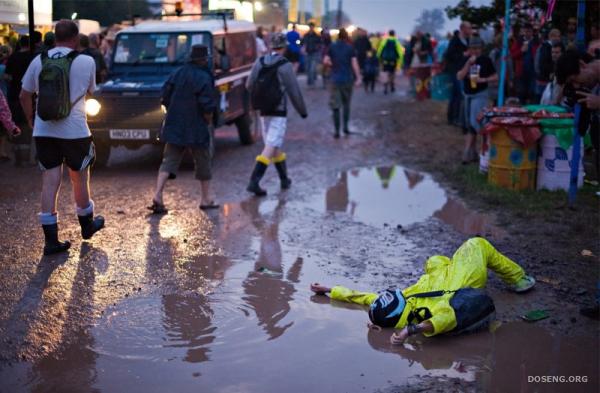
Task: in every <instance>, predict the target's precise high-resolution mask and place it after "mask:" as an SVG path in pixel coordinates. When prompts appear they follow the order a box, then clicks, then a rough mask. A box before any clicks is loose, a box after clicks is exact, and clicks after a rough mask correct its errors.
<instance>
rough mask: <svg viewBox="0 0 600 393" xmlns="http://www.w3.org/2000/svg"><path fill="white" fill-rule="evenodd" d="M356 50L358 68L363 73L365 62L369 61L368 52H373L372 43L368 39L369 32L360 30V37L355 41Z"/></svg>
mask: <svg viewBox="0 0 600 393" xmlns="http://www.w3.org/2000/svg"><path fill="white" fill-rule="evenodd" d="M354 50H356V58H357V59H358V66H359V67H360V70H361V71H363V70H364V68H365V60H366V59H367V52H368V51H370V50H371V41H369V37H367V32H366V31H364V30H363V29H358V37H357V38H356V40H355V41H354Z"/></svg>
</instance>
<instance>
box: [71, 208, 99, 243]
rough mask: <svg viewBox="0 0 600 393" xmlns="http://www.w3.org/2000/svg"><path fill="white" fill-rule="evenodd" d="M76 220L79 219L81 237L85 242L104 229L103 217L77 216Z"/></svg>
mask: <svg viewBox="0 0 600 393" xmlns="http://www.w3.org/2000/svg"><path fill="white" fill-rule="evenodd" d="M77 218H79V225H81V237H82V238H84V239H85V240H87V239H90V238H91V237H92V236H94V233H96V232H98V231H99V230H100V229H102V228H104V217H102V216H96V217H94V213H90V214H88V215H87V216H77Z"/></svg>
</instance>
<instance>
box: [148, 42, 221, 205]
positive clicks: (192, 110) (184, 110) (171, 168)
mask: <svg viewBox="0 0 600 393" xmlns="http://www.w3.org/2000/svg"><path fill="white" fill-rule="evenodd" d="M162 104H163V105H164V106H165V107H166V108H167V116H166V118H165V125H164V127H163V130H162V134H161V140H162V141H163V142H164V143H165V150H164V153H163V160H162V164H161V165H160V168H159V170H158V177H157V179H156V191H155V193H154V198H153V199H152V205H151V206H149V207H148V209H149V210H151V211H152V212H153V213H154V214H164V213H167V209H166V208H165V205H164V203H163V190H164V188H165V183H166V182H167V180H168V179H175V178H176V177H177V171H178V169H179V166H180V165H181V160H182V158H183V155H184V153H185V151H186V149H188V148H189V149H191V151H192V157H193V158H194V167H195V176H196V179H198V180H200V187H201V191H202V199H201V202H200V209H202V210H206V209H215V208H218V207H219V205H217V204H216V203H215V201H214V199H213V198H212V195H211V189H210V181H211V179H212V170H211V169H212V168H211V167H212V163H211V161H212V151H213V148H212V147H213V141H212V118H213V114H214V112H215V110H216V108H217V98H216V94H215V88H214V80H213V78H212V76H211V73H210V70H209V68H208V47H206V46H205V45H194V46H193V47H192V53H191V55H190V61H189V62H188V63H187V64H186V65H184V66H183V67H181V68H179V69H178V70H177V71H175V72H174V73H173V74H172V75H171V76H170V77H169V79H168V80H167V82H165V84H164V86H163V91H162Z"/></svg>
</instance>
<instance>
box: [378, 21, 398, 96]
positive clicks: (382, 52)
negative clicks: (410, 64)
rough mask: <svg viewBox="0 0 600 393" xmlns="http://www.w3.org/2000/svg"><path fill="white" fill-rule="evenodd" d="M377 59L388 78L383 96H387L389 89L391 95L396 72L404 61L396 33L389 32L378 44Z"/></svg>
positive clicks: (394, 87) (394, 88)
mask: <svg viewBox="0 0 600 393" xmlns="http://www.w3.org/2000/svg"><path fill="white" fill-rule="evenodd" d="M377 57H379V60H380V62H381V65H382V66H383V72H385V73H386V74H387V76H388V77H387V80H386V82H385V85H384V86H385V87H384V90H383V92H384V94H387V93H388V88H389V90H390V91H391V92H392V93H393V92H394V91H396V85H395V79H396V70H397V69H398V68H401V67H402V63H403V61H404V47H403V46H402V44H400V42H399V41H398V39H397V38H396V32H395V31H394V30H390V31H389V33H388V37H387V38H386V39H385V40H383V41H382V42H381V44H379V49H378V50H377Z"/></svg>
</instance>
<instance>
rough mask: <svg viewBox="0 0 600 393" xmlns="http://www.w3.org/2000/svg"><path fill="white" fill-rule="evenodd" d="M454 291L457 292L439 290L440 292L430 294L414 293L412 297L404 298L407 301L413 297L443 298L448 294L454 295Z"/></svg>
mask: <svg viewBox="0 0 600 393" xmlns="http://www.w3.org/2000/svg"><path fill="white" fill-rule="evenodd" d="M456 291H458V289H457V290H455V291H446V290H441V291H431V292H420V293H415V294H413V295H410V296H407V297H406V298H407V299H409V298H411V297H414V298H425V297H439V296H444V295H446V294H448V293H454V292H456Z"/></svg>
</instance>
